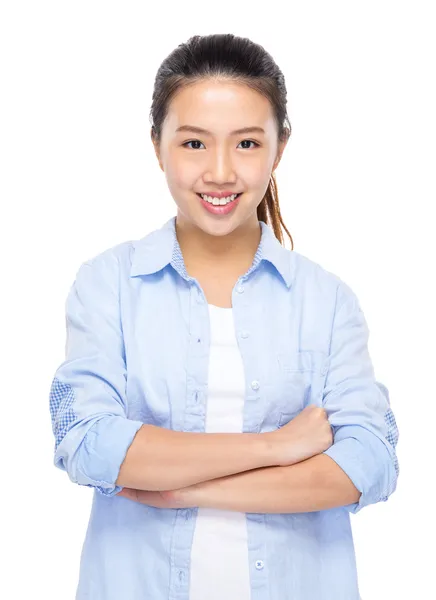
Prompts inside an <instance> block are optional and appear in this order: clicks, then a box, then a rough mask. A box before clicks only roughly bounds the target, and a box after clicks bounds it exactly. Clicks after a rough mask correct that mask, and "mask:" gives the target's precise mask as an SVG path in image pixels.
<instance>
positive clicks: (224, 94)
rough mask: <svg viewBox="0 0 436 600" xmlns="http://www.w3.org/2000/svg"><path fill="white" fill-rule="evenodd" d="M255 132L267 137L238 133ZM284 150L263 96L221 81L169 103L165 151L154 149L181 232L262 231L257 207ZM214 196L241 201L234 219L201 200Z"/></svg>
mask: <svg viewBox="0 0 436 600" xmlns="http://www.w3.org/2000/svg"><path fill="white" fill-rule="evenodd" d="M188 126H190V127H197V128H201V129H203V130H205V131H203V132H200V131H194V130H188V129H187V128H188ZM181 127H183V128H184V129H183V130H180V128H181ZM251 127H257V128H260V129H262V130H263V131H260V130H256V131H246V132H241V133H234V131H235V130H238V129H242V128H251ZM285 145H286V143H282V144H280V145H279V144H278V138H277V128H276V123H275V121H274V117H273V113H272V107H271V105H270V103H269V101H268V100H267V99H266V98H265V97H264V96H262V95H261V94H259V93H258V92H256V91H254V90H252V89H250V88H248V87H247V86H245V85H242V84H240V83H235V82H230V81H223V80H220V81H217V80H203V81H201V82H197V83H195V84H191V85H188V86H187V87H185V88H183V89H182V90H181V91H180V92H179V93H178V94H176V96H175V97H174V98H173V99H172V101H171V103H170V106H169V111H168V114H167V117H166V119H165V121H164V124H163V128H162V134H161V144H160V148H157V146H155V150H156V155H157V157H158V160H159V164H160V167H161V169H162V170H163V171H164V173H165V176H166V179H167V183H168V187H169V190H170V193H171V195H172V197H173V198H174V201H175V202H176V204H177V207H178V210H177V221H178V223H179V225H180V224H182V226H183V225H190V226H192V225H194V226H196V227H198V228H200V229H201V230H202V231H204V232H205V233H208V234H210V235H214V236H220V235H226V234H229V233H230V232H232V231H234V230H236V229H237V228H240V227H242V228H245V227H248V228H250V227H253V225H255V226H256V227H258V219H257V212H256V210H257V206H258V205H259V203H260V202H261V201H262V199H263V197H264V195H265V192H266V190H267V188H268V184H269V180H270V177H271V173H272V172H273V171H274V169H275V168H276V167H277V165H278V163H279V161H280V158H281V154H282V152H283V150H284V147H285ZM214 192H230V193H232V194H233V193H241V192H242V195H241V196H240V198H239V199H236V202H234V203H233V202H231V203H230V206H227V209H228V208H230V207H231V210H230V211H227V212H226V214H223V213H219V214H218V211H216V212H212V211H214V209H211V210H208V209H207V208H206V207H205V206H204V203H203V201H202V199H201V198H200V197H199V195H198V194H199V193H206V194H207V193H210V194H211V195H213V193H214ZM223 208H224V207H223V206H221V207H220V209H223Z"/></svg>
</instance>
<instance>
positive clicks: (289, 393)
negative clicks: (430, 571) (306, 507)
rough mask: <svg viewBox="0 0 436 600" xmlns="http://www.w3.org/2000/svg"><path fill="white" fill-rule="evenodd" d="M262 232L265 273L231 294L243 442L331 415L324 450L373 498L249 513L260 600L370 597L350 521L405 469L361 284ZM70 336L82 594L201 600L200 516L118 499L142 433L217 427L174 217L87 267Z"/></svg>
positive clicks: (59, 454) (65, 435)
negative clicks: (196, 597)
mask: <svg viewBox="0 0 436 600" xmlns="http://www.w3.org/2000/svg"><path fill="white" fill-rule="evenodd" d="M259 226H260V229H261V239H260V243H259V246H258V248H257V251H256V254H255V256H254V259H253V262H252V265H251V267H250V268H249V269H248V271H247V272H246V273H245V274H244V275H242V276H240V277H239V278H238V280H237V282H236V284H235V286H234V288H233V290H232V308H233V314H234V323H235V335H236V338H237V341H238V346H239V350H240V353H241V358H242V361H243V365H244V373H245V384H246V393H245V404H244V419H243V432H244V433H250V432H251V433H262V432H268V431H274V430H276V429H278V428H279V427H280V426H282V425H283V424H285V423H288V422H289V421H290V420H291V419H292V418H293V417H294V416H296V415H297V414H298V413H299V412H300V411H301V410H302V409H303V408H304V407H305V406H307V405H308V404H314V405H316V406H322V407H323V408H324V409H325V410H326V413H327V416H328V419H329V422H330V425H331V427H332V431H333V434H334V439H333V444H332V445H331V446H330V447H329V448H328V449H327V450H326V451H325V452H324V454H327V455H328V456H330V457H331V458H332V459H333V460H334V461H335V462H336V463H337V464H338V465H339V467H340V468H341V469H343V470H344V471H345V473H346V474H347V475H348V477H349V478H350V479H351V480H352V482H353V483H354V485H355V486H356V488H357V489H358V490H359V491H360V492H361V496H360V499H359V501H358V502H355V503H353V504H349V505H347V506H341V507H337V508H333V509H328V510H320V511H311V512H301V513H291V512H289V513H279V514H277V513H276V514H272V513H266V514H265V513H246V519H247V531H248V561H249V569H250V585H251V600H315V599H316V600H340V599H343V600H359V590H358V580H357V569H356V561H355V551H354V546H353V537H352V531H351V525H350V513H357V512H358V511H360V510H361V509H362V508H363V507H364V506H367V505H370V504H374V503H377V502H384V501H386V500H387V499H388V497H389V496H390V495H391V494H392V493H393V492H394V490H395V489H396V484H397V479H398V473H399V468H398V460H397V456H396V445H397V441H398V428H397V425H396V422H395V417H394V414H393V412H392V410H391V408H390V399H389V393H388V389H387V388H386V386H385V385H383V384H382V383H380V382H378V381H376V379H375V377H374V369H373V366H372V362H371V358H370V356H369V353H368V335H369V330H368V326H367V323H366V320H365V317H364V314H363V312H362V309H361V307H360V305H359V301H358V299H357V297H356V295H355V293H354V292H353V291H352V289H351V288H350V286H348V285H347V284H346V283H345V282H344V281H342V280H341V279H340V278H339V277H338V276H337V275H334V274H333V273H331V272H329V271H327V270H326V269H324V268H323V267H321V266H320V265H319V264H317V263H316V262H314V261H312V260H310V259H309V258H307V257H305V256H304V255H302V254H300V253H298V252H296V251H295V250H292V251H291V250H288V249H286V248H285V247H284V246H282V245H281V244H280V242H279V241H278V239H277V238H276V237H275V235H274V232H273V230H272V229H271V227H270V226H269V225H267V224H266V223H264V222H263V221H259ZM66 326H67V336H66V348H65V360H64V362H62V364H60V365H59V367H58V368H57V370H56V372H55V374H54V378H53V381H52V384H51V389H50V413H51V419H52V427H53V434H54V438H55V445H54V465H55V466H56V467H58V468H59V469H62V470H63V471H66V473H67V474H68V477H69V478H70V480H71V481H72V482H74V483H76V484H78V485H82V486H87V487H92V488H93V498H92V508H91V514H90V518H89V523H88V528H87V531H86V537H85V540H84V544H83V550H82V555H81V560H80V574H79V582H78V587H77V591H76V600H85V599H92V600H115V599H117V600H119V598H122V599H123V600H146V599H149V600H176V599H178V600H188V599H189V565H190V550H191V545H192V539H193V532H194V528H195V520H196V515H197V511H198V507H194V508H188V509H173V508H171V509H163V508H156V507H153V506H148V505H145V504H140V503H137V502H134V501H132V500H130V499H128V498H125V497H122V496H119V497H117V496H116V494H117V493H118V492H119V491H120V490H121V489H122V488H121V486H119V485H117V484H116V480H117V477H118V474H119V469H120V466H121V464H122V462H123V460H124V458H125V455H126V453H127V450H128V448H129V446H130V444H131V443H132V441H133V439H134V437H135V434H136V433H137V431H138V430H139V428H140V427H141V425H143V424H144V423H151V424H153V425H156V426H159V427H165V428H168V429H174V430H178V431H190V432H204V430H205V408H206V402H207V387H208V385H207V377H208V360H209V348H210V337H209V336H210V331H209V313H208V303H207V299H206V297H205V295H204V292H203V290H202V288H201V286H200V284H199V282H198V281H197V280H196V279H195V278H193V277H190V276H189V275H188V273H187V271H186V268H185V264H184V260H183V255H182V252H181V249H180V246H179V243H178V240H177V235H176V217H172V218H171V219H170V220H169V221H167V222H166V223H165V224H164V225H163V226H162V227H160V228H158V229H156V230H154V231H152V232H151V233H149V234H148V235H146V236H145V237H143V238H142V239H139V240H134V241H126V242H122V243H119V244H117V245H116V246H113V247H112V248H109V249H107V250H105V251H103V252H101V253H100V254H98V255H97V256H94V257H93V258H92V259H90V260H88V261H86V262H84V263H83V264H82V265H81V266H80V267H79V269H78V271H77V274H76V278H75V280H74V282H73V284H72V286H71V288H70V290H69V293H68V297H67V300H66ZM290 468H292V467H290ZM211 552H212V553H213V548H211ZM216 560H221V561H222V568H223V569H225V568H226V558H225V557H216ZM211 585H213V582H211ZM229 600H231V599H229ZM239 600H243V599H239ZM244 600H245V599H244Z"/></svg>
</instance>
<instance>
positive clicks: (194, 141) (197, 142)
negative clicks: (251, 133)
mask: <svg viewBox="0 0 436 600" xmlns="http://www.w3.org/2000/svg"><path fill="white" fill-rule="evenodd" d="M244 142H248V143H249V144H255V147H257V146H260V144H258V143H257V142H255V141H254V140H242V142H240V143H241V144H242V143H244ZM187 144H202V142H200V140H189V141H188V142H184V143H183V144H182V146H185V147H187V148H188V146H187ZM189 149H190V150H199V149H200V148H192V147H189ZM244 150H250V148H244Z"/></svg>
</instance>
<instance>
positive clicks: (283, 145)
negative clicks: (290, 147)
mask: <svg viewBox="0 0 436 600" xmlns="http://www.w3.org/2000/svg"><path fill="white" fill-rule="evenodd" d="M289 137H290V136H289V135H288V136H287V137H286V139H285V140H283V141H281V142H280V143H279V147H278V149H277V156H276V159H275V161H274V165H273V168H272V170H273V172H274V171H275V170H276V169H277V167H278V166H279V164H280V161H281V159H282V154H283V152H284V150H285V148H286V144H287V143H288V141H289Z"/></svg>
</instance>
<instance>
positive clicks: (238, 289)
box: [236, 285, 244, 294]
mask: <svg viewBox="0 0 436 600" xmlns="http://www.w3.org/2000/svg"><path fill="white" fill-rule="evenodd" d="M236 291H237V292H238V294H242V292H243V291H244V286H243V285H238V287H237V288H236Z"/></svg>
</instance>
